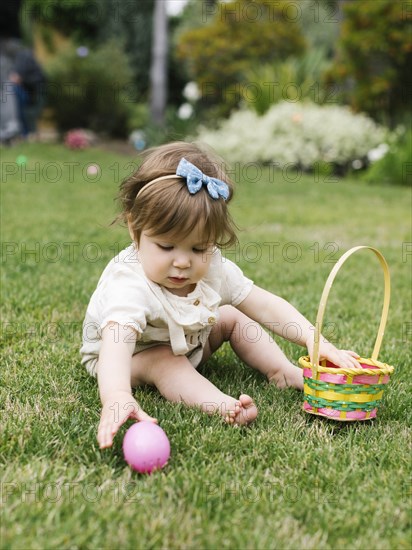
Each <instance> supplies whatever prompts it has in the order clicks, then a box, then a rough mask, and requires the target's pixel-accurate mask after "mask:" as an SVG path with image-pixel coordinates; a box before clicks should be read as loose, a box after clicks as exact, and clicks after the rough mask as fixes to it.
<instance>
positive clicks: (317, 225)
mask: <svg viewBox="0 0 412 550" xmlns="http://www.w3.org/2000/svg"><path fill="white" fill-rule="evenodd" d="M19 154H24V155H26V156H27V164H26V165H25V166H19V165H17V164H16V158H17V156H18V155H19ZM1 156H2V161H3V166H2V235H1V236H2V242H3V245H2V252H3V264H2V291H3V292H2V303H3V310H2V346H3V359H2V365H1V409H2V421H1V447H0V460H1V478H2V481H1V506H2V521H1V529H2V531H1V548H13V549H20V548H21V549H22V548H36V549H44V548H144V549H146V548H179V549H181V548H193V549H198V548H210V549H212V548H213V549H215V548H216V549H217V548H251V549H252V548H253V549H255V548H258V549H263V548H265V549H266V548H282V549H284V548H294V549H295V548H296V549H298V548H299V549H300V548H351V549H367V548H388V549H394V548H396V549H398V548H400V549H410V548H411V531H410V519H411V486H412V480H411V458H410V426H411V408H410V404H411V403H410V395H411V394H410V386H411V384H410V379H411V355H410V347H411V338H412V334H411V333H412V325H411V316H410V298H411V291H410V289H411V258H412V254H411V252H412V250H411V244H410V243H411V241H412V238H411V235H410V232H409V229H410V191H409V190H407V189H406V188H399V187H382V186H379V185H369V186H366V185H364V184H361V183H359V182H357V181H355V180H351V179H345V180H339V181H329V180H328V179H325V178H323V177H322V176H321V177H320V178H318V181H316V178H314V177H311V176H301V177H297V178H296V181H294V182H292V181H290V180H291V179H292V175H291V174H285V175H284V176H282V174H276V175H274V174H270V173H269V172H268V171H266V170H265V171H263V172H262V173H260V174H259V173H257V174H256V171H255V173H253V174H252V171H250V172H249V174H248V173H247V172H245V171H242V170H239V171H240V180H239V185H238V189H237V195H236V197H235V200H234V202H233V207H232V213H233V215H234V218H235V220H236V221H237V223H238V224H239V225H240V226H241V232H240V246H239V247H238V248H236V249H233V250H231V251H228V256H229V257H230V258H232V259H235V260H236V261H237V262H238V264H239V265H240V266H241V267H242V268H243V269H244V271H245V273H246V275H247V276H249V277H251V278H252V279H253V280H254V281H255V282H256V284H258V285H260V286H263V287H265V288H267V289H268V290H271V291H273V292H275V293H277V294H280V295H282V296H283V297H284V298H286V299H287V300H289V301H290V302H291V303H293V304H294V305H295V306H296V307H297V308H298V309H299V310H300V311H301V312H302V313H303V314H304V315H306V316H307V317H308V318H309V319H311V320H312V321H314V320H315V317H316V311H317V307H318V302H319V298H320V294H321V291H322V288H323V285H324V282H325V280H326V278H327V275H328V274H329V272H330V270H331V268H332V266H333V264H334V262H335V261H336V260H337V258H338V257H339V256H340V255H341V254H342V253H343V252H344V251H346V250H347V249H348V248H350V247H352V246H355V245H359V244H369V245H372V246H375V247H377V248H379V249H380V250H381V251H382V252H383V254H384V255H385V257H386V259H387V261H388V263H389V266H390V270H391V275H392V303H391V308H390V314H389V322H388V327H387V330H386V334H385V338H384V342H383V346H382V350H381V354H380V357H379V358H380V359H381V360H382V361H384V362H387V363H389V364H392V365H394V366H395V367H396V370H395V373H394V376H393V378H392V380H391V382H390V384H389V386H388V388H387V390H386V392H385V396H384V401H383V405H382V408H381V409H380V410H379V412H378V418H377V419H376V420H374V421H372V422H370V423H355V424H342V423H334V422H332V421H327V420H324V419H320V418H317V417H313V416H310V415H306V414H305V413H303V411H302V409H301V406H302V395H301V394H299V393H298V392H296V391H292V390H286V391H280V390H278V389H276V388H275V387H272V386H268V385H267V384H266V382H265V380H264V379H263V377H262V376H260V375H259V374H257V373H255V372H253V371H251V370H249V369H248V368H247V367H246V366H245V365H243V364H241V363H240V361H239V360H237V359H236V358H235V356H234V355H233V353H232V352H231V350H230V349H229V348H222V349H221V350H220V351H219V352H218V354H217V355H216V356H215V357H214V358H212V359H211V360H210V361H209V363H208V364H207V365H206V366H205V367H204V369H203V372H204V373H205V374H206V375H207V376H208V377H210V379H211V380H212V381H213V382H214V383H216V384H217V385H218V386H219V387H220V388H221V389H222V390H224V391H225V392H227V393H231V394H233V395H235V396H238V395H239V394H240V393H241V392H245V393H249V394H250V395H252V396H253V397H254V398H255V399H256V402H257V405H258V407H259V410H260V414H259V417H258V420H257V421H256V423H255V424H254V425H253V426H252V427H251V428H246V429H232V428H231V427H229V426H226V425H224V424H223V423H222V422H221V421H220V420H219V418H216V417H208V416H206V415H203V414H202V413H200V412H198V411H197V410H192V409H187V408H184V407H183V406H180V405H173V404H170V403H167V402H165V401H164V400H163V399H162V398H161V397H160V396H159V395H158V394H157V393H156V392H155V391H154V390H152V389H143V390H139V391H138V395H137V399H138V400H139V401H140V402H141V403H142V406H143V408H144V409H145V410H146V411H147V412H148V413H149V414H151V415H153V416H156V417H157V418H158V419H159V422H160V425H161V426H162V427H163V428H164V429H165V431H166V433H167V434H168V436H169V438H170V441H171V446H172V456H171V460H170V462H169V464H168V466H167V467H166V468H165V469H164V470H162V471H161V472H156V473H154V474H153V475H151V476H141V475H138V474H135V473H133V472H132V471H131V470H130V469H129V468H128V467H127V465H126V464H125V462H124V460H123V458H122V452H121V441H122V436H123V434H124V431H125V429H126V426H125V427H123V428H122V430H121V432H120V433H119V435H118V436H117V438H116V442H115V445H114V447H113V448H112V449H109V450H105V451H100V450H99V448H98V445H97V442H96V428H97V425H98V421H99V413H100V403H99V398H98V391H97V385H96V382H95V380H93V379H91V378H90V377H89V376H88V375H87V374H86V372H85V371H84V370H83V368H82V367H81V365H80V361H79V353H78V350H79V346H80V341H81V323H82V320H83V316H84V313H85V309H86V306H87V303H88V299H89V297H90V295H91V293H92V292H93V290H94V288H95V286H96V283H97V280H98V278H99V276H100V274H101V272H102V270H103V268H104V266H105V265H106V263H107V262H108V261H109V259H110V258H112V257H113V255H114V254H116V253H117V251H118V250H120V249H121V248H123V246H124V245H126V244H128V235H127V231H126V230H125V229H124V228H122V227H119V226H112V227H110V226H109V223H110V222H111V221H112V219H113V217H114V216H115V214H116V206H115V204H114V203H113V197H114V196H115V193H116V190H117V187H118V183H119V181H120V178H121V177H123V176H124V175H126V174H127V173H128V172H129V171H130V170H131V169H132V168H133V165H132V164H131V161H132V160H133V159H129V158H127V157H121V156H118V155H114V154H110V153H108V152H105V151H101V150H89V151H82V152H70V151H68V150H66V149H65V148H63V147H60V146H45V145H24V146H21V147H20V148H19V149H17V148H14V149H2V150H1ZM90 162H95V163H97V164H99V166H100V167H101V177H100V179H99V180H98V181H92V177H88V176H87V174H86V168H87V165H88V164H89V163H90ZM29 171H31V172H29ZM248 177H249V180H251V179H253V180H256V181H247V180H248ZM408 243H409V244H408ZM382 290H383V277H382V273H381V272H380V266H379V263H378V261H377V259H376V258H375V257H374V256H373V254H371V253H370V252H363V253H360V254H359V255H358V256H355V257H352V258H351V259H350V260H349V261H348V262H347V264H345V266H344V268H343V270H342V272H341V273H340V274H339V275H338V277H337V280H336V282H335V285H334V288H333V289H332V293H331V297H330V301H329V304H328V310H327V315H326V317H327V318H326V327H325V333H326V334H327V335H328V336H329V337H330V338H331V339H332V340H333V341H334V342H335V343H336V344H337V345H339V346H341V347H344V348H345V347H350V348H353V349H355V350H356V351H358V352H359V353H360V354H361V355H364V356H366V357H368V356H370V354H371V351H372V347H373V342H374V338H375V336H376V331H377V326H378V321H379V315H380V309H381V305H382ZM279 343H280V345H281V346H282V348H283V349H284V350H285V352H286V353H287V354H288V355H289V356H290V357H291V358H293V360H294V361H297V359H298V358H299V356H300V355H304V352H305V350H303V349H302V348H299V347H298V346H296V345H294V344H292V343H289V342H286V341H285V340H282V339H280V340H279Z"/></svg>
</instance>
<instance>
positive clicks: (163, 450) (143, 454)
mask: <svg viewBox="0 0 412 550" xmlns="http://www.w3.org/2000/svg"><path fill="white" fill-rule="evenodd" d="M123 454H124V458H125V460H126V462H127V463H128V464H129V466H130V467H131V468H132V469H133V470H136V472H139V473H141V474H150V473H151V472H153V471H154V470H160V469H161V468H163V466H165V465H166V464H167V461H168V460H169V457H170V443H169V439H168V438H167V435H166V434H165V432H164V431H163V430H162V428H161V427H160V426H158V425H157V424H154V423H153V422H145V421H142V422H136V423H135V424H133V425H132V426H131V427H130V428H129V429H128V430H127V432H126V434H125V436H124V439H123Z"/></svg>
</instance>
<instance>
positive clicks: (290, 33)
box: [177, 0, 305, 112]
mask: <svg viewBox="0 0 412 550" xmlns="http://www.w3.org/2000/svg"><path fill="white" fill-rule="evenodd" d="M287 4H288V3H287V2H282V1H279V2H276V3H270V2H269V3H268V2H267V1H266V0H254V1H253V2H251V1H250V0H236V1H232V2H225V3H220V4H218V5H216V6H214V11H213V18H212V17H211V16H210V15H211V13H212V12H209V14H208V13H207V12H205V15H209V16H210V23H208V24H206V25H203V26H201V27H200V28H196V29H192V30H188V31H187V32H184V33H182V34H181V35H180V37H179V40H178V44H177V57H178V59H179V60H181V61H182V62H184V64H185V66H186V70H187V72H188V74H189V76H190V77H191V78H193V79H194V80H195V81H196V82H197V84H198V85H199V87H200V89H201V92H202V101H203V103H204V104H208V105H213V104H218V103H221V104H223V105H224V106H225V107H226V112H227V111H228V110H229V109H230V108H231V107H233V106H235V105H236V104H237V103H238V102H239V100H240V98H241V96H242V90H241V87H242V85H243V84H245V83H246V82H247V78H246V76H245V73H246V72H247V71H248V70H249V69H250V68H251V67H253V66H254V65H258V64H259V65H260V64H263V63H270V62H275V61H277V60H280V59H284V58H286V57H288V56H290V55H296V54H300V53H302V52H303V51H304V49H305V40H304V38H303V35H302V33H301V31H300V28H299V25H298V23H297V22H296V21H294V20H293V19H292V18H291V15H290V13H289V12H288V9H287V8H288V6H287ZM289 4H290V3H289ZM203 23H204V21H203Z"/></svg>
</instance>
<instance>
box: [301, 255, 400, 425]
mask: <svg viewBox="0 0 412 550" xmlns="http://www.w3.org/2000/svg"><path fill="white" fill-rule="evenodd" d="M364 249H368V250H371V251H372V252H374V253H375V254H376V256H377V257H378V259H379V261H380V264H381V266H382V268H383V274H384V281H385V292H384V300H383V308H382V315H381V321H380V325H379V329H378V335H377V337H376V342H375V346H374V348H373V352H372V357H371V358H370V359H364V358H362V357H361V358H360V359H358V362H359V363H360V365H361V368H359V367H358V368H356V367H353V368H341V367H338V366H336V365H334V364H333V363H331V362H330V361H327V360H325V359H323V360H321V361H319V343H320V338H321V331H322V323H323V316H324V313H325V308H326V302H327V298H328V296H329V291H330V289H331V286H332V283H333V281H334V279H335V277H336V275H337V273H338V271H339V269H340V268H341V267H342V265H343V263H344V262H345V261H346V260H347V259H348V258H349V256H351V255H352V254H354V253H355V252H357V251H359V250H364ZM389 301H390V276H389V269H388V264H387V263H386V260H385V258H384V257H383V256H382V254H381V253H380V252H379V250H377V249H376V248H372V247H370V246H357V247H355V248H351V249H350V250H348V251H347V252H346V253H345V254H344V255H343V256H342V257H341V258H340V259H339V261H338V262H337V263H336V264H335V266H334V268H333V269H332V271H331V272H330V275H329V277H328V279H327V281H326V284H325V287H324V289H323V293H322V297H321V299H320V304H319V309H318V314H317V317H316V325H315V341H314V348H313V363H311V362H310V358H309V357H308V356H306V357H301V358H300V359H299V365H300V366H301V367H302V368H303V378H304V403H303V410H304V411H306V412H308V413H310V414H316V415H319V416H325V417H327V418H331V419H333V420H343V421H353V420H369V419H372V418H375V416H376V413H377V409H378V407H379V405H380V402H381V399H382V396H383V393H384V389H385V386H386V384H387V383H388V382H389V378H390V375H391V374H392V373H393V370H394V368H393V367H392V366H390V365H386V364H385V363H381V362H379V361H378V355H379V350H380V347H381V344H382V338H383V334H384V331H385V326H386V321H387V318H388V310H389Z"/></svg>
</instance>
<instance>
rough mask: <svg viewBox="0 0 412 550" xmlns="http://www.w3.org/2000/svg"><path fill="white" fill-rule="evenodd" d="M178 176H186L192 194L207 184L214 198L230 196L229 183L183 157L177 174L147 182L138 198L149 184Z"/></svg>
mask: <svg viewBox="0 0 412 550" xmlns="http://www.w3.org/2000/svg"><path fill="white" fill-rule="evenodd" d="M176 176H180V177H181V178H184V179H185V180H186V185H187V189H188V191H189V193H190V194H191V195H194V194H195V193H197V192H198V191H200V190H201V189H202V187H203V185H205V186H206V189H207V192H208V193H209V195H210V196H211V197H212V199H219V198H220V197H222V199H223V200H225V201H227V200H228V198H229V186H228V184H227V183H225V182H224V181H222V180H219V179H217V178H212V177H210V176H207V175H206V174H204V173H203V172H202V171H201V170H199V168H198V167H197V166H195V165H194V164H192V163H191V162H189V161H188V160H186V159H185V158H182V159H181V161H180V162H179V164H178V166H177V169H176V175H174V176H162V177H160V178H156V179H154V180H153V181H149V183H147V184H146V185H145V186H144V187H142V188H141V189H140V191H139V192H138V193H137V195H136V198H137V197H138V196H139V195H140V193H141V192H142V191H143V190H144V189H146V188H147V187H148V186H149V185H152V184H153V183H157V182H158V181H160V180H164V179H171V178H175V177H176Z"/></svg>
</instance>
